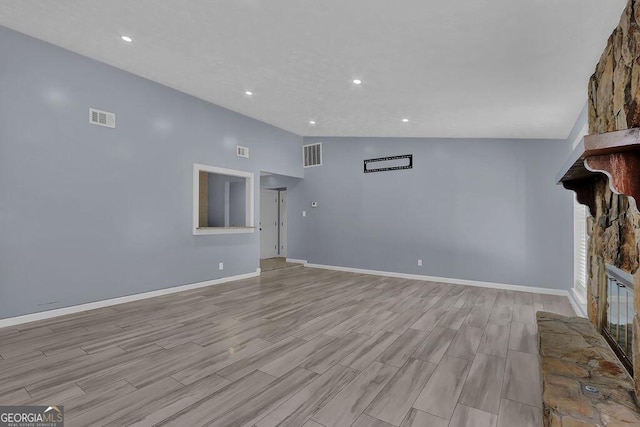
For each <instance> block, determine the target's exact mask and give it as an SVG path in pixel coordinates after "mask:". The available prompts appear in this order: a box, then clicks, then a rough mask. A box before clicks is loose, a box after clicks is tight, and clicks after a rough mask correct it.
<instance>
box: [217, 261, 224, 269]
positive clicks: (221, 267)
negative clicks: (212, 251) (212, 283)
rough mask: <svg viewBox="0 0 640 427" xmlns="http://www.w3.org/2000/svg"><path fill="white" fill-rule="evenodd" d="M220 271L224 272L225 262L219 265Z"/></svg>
mask: <svg viewBox="0 0 640 427" xmlns="http://www.w3.org/2000/svg"><path fill="white" fill-rule="evenodd" d="M218 270H224V262H219V263H218Z"/></svg>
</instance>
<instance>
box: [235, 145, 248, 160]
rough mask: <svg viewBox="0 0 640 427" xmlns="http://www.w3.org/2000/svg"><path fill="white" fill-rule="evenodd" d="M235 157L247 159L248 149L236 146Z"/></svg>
mask: <svg viewBox="0 0 640 427" xmlns="http://www.w3.org/2000/svg"><path fill="white" fill-rule="evenodd" d="M236 156H238V157H246V158H249V149H248V148H247V147H243V146H241V145H236Z"/></svg>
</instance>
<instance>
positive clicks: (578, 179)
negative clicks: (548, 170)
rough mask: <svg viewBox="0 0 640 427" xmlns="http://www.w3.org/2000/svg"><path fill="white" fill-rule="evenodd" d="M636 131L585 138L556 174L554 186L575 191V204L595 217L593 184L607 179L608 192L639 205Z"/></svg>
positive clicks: (639, 162)
mask: <svg viewBox="0 0 640 427" xmlns="http://www.w3.org/2000/svg"><path fill="white" fill-rule="evenodd" d="M639 174H640V128H634V129H627V130H621V131H616V132H608V133H602V134H597V135H587V136H585V137H584V138H583V139H582V141H580V143H579V144H578V145H577V146H576V148H575V150H574V151H573V153H572V154H571V156H570V157H569V159H568V160H567V161H566V162H565V164H564V166H563V168H562V170H561V171H560V173H559V174H558V177H557V181H558V184H562V185H563V186H564V188H566V189H568V190H572V191H575V193H576V194H577V197H578V202H579V203H581V204H583V205H587V206H588V207H589V211H590V212H591V215H595V213H596V200H595V191H594V190H595V183H596V182H597V181H598V180H603V179H606V178H608V179H609V185H610V186H611V189H612V190H613V191H615V192H616V193H618V194H624V195H625V196H630V197H633V199H634V200H635V201H640V175H639ZM636 209H638V207H637V205H636Z"/></svg>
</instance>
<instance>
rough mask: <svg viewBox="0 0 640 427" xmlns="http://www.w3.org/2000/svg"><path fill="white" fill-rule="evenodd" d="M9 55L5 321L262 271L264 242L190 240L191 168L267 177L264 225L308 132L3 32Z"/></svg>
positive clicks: (1, 269) (1, 175) (0, 135)
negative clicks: (104, 114) (94, 114)
mask: <svg viewBox="0 0 640 427" xmlns="http://www.w3.org/2000/svg"><path fill="white" fill-rule="evenodd" d="M0 58H2V60H0V318H5V317H11V316H16V315H20V314H26V313H33V312H37V311H43V310H49V309H53V308H59V307H65V306H70V305H74V304H81V303H86V302H90V301H98V300H103V299H108V298H113V297H118V296H123V295H128V294H134V293H140V292H145V291H151V290H156V289H161V288H166V287H172V286H177V285H181V284H187V283H194V282H200V281H204V280H210V279H216V278H220V277H224V276H232V275H237V274H242V273H251V272H255V271H256V268H257V267H258V259H259V253H260V246H259V240H258V239H259V236H258V233H255V234H238V235H214V236H193V235H192V232H191V228H192V179H193V178H192V177H193V169H192V167H193V163H202V164H206V165H213V166H222V167H226V168H230V169H239V170H245V171H251V172H254V173H256V179H255V183H256V189H255V195H256V202H255V203H256V224H257V222H258V221H257V218H258V217H259V207H258V206H257V203H258V200H259V190H258V189H259V171H260V170H269V171H272V172H275V173H281V174H284V175H292V176H299V177H301V176H302V175H303V171H302V167H301V160H300V159H301V157H302V153H301V148H300V145H301V141H302V138H301V137H299V136H297V135H294V134H291V133H288V132H285V131H283V130H280V129H277V128H275V127H272V126H269V125H267V124H264V123H261V122H258V121H256V120H253V119H250V118H247V117H245V116H242V115H240V114H236V113H234V112H231V111H228V110H225V109H223V108H220V107H217V106H214V105H212V104H209V103H207V102H204V101H201V100H198V99H196V98H193V97H191V96H188V95H185V94H183V93H180V92H178V91H175V90H172V89H169V88H167V87H164V86H161V85H159V84H156V83H153V82H150V81H148V80H145V79H142V78H139V77H136V76H134V75H131V74H128V73H126V72H123V71H121V70H118V69H115V68H112V67H109V66H107V65H104V64H101V63H99V62H96V61H93V60H90V59H88V58H85V57H82V56H80V55H76V54H74V53H71V52H69V51H66V50H63V49H60V48H57V47H54V46H52V45H49V44H47V43H44V42H42V41H38V40H36V39H33V38H30V37H27V36H24V35H22V34H19V33H16V32H13V31H11V30H8V29H6V28H3V27H0ZM187 71H188V70H187ZM239 90H240V92H239V93H240V94H241V93H242V92H241V88H240V89H239ZM89 107H95V108H99V109H103V110H107V111H112V112H114V113H116V115H117V128H116V129H108V128H102V127H98V126H92V125H90V124H89V123H88V117H89V112H88V109H89ZM236 144H241V145H243V146H247V147H249V148H250V149H251V158H250V159H244V158H239V157H236V155H235V147H236ZM220 261H222V262H224V271H218V262H220ZM50 302H52V304H49V303H50Z"/></svg>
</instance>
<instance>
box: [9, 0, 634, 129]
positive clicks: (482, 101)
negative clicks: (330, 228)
mask: <svg viewBox="0 0 640 427" xmlns="http://www.w3.org/2000/svg"><path fill="white" fill-rule="evenodd" d="M625 4H626V0H607V1H603V0H563V1H549V0H460V1H444V0H441V1H428V0H402V1H399V0H320V1H318V0H165V1H162V0H135V1H132V0H108V1H104V0H100V1H97V0H55V1H45V0H39V1H38V0H2V3H1V4H0V25H3V26H6V27H8V28H11V29H14V30H17V31H19V32H22V33H25V34H28V35H30V36H33V37H36V38H39V39H42V40H45V41H47V42H50V43H53V44H55V45H58V46H61V47H63V48H66V49H69V50H71V51H74V52H77V53H80V54H82V55H85V56H88V57H90V58H93V59H96V60H98V61H102V62H104V63H107V64H110V65H112V66H115V67H118V68H121V69H123V70H126V71H129V72H131V73H134V74H137V75H139V76H142V77H145V78H148V79H150V80H153V81H155V82H158V83H161V84H163V85H166V86H169V87H172V88H175V89H177V90H180V91H182V92H186V93H188V94H191V95H193V96H196V97H198V98H201V99H204V100H206V101H210V102H212V103H214V104H218V105H221V106H223V107H226V108H228V109H230V110H233V111H237V112H239V113H242V114H245V115H247V116H249V117H253V118H256V119H258V120H262V121H264V122H267V123H270V124H272V125H275V126H278V127H280V128H283V129H286V130H289V131H291V132H294V133H297V134H299V135H305V136H311V135H313V136H397V137H471V138H563V139H564V138H566V137H567V135H568V134H569V132H570V130H571V127H572V126H573V124H574V122H575V120H576V118H577V116H578V115H579V113H580V111H581V109H582V108H583V106H584V105H585V102H586V97H587V82H588V79H589V76H590V75H591V74H592V72H593V70H594V68H595V65H596V63H597V61H598V59H599V57H600V54H601V52H602V51H603V49H604V47H605V45H606V41H607V38H608V36H609V34H610V33H611V32H612V31H613V29H614V28H615V26H616V25H617V23H618V20H619V18H620V15H621V14H622V10H623V8H624V6H625ZM121 35H129V36H131V37H132V38H133V43H125V42H123V41H122V40H121V39H120V36H121ZM354 79H360V80H362V84H361V85H355V84H353V83H352V80H354ZM245 91H251V92H253V96H248V95H246V94H245ZM403 118H408V119H409V122H406V123H404V122H402V119H403ZM312 120H313V121H315V122H316V124H315V125H311V124H309V121H312Z"/></svg>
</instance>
